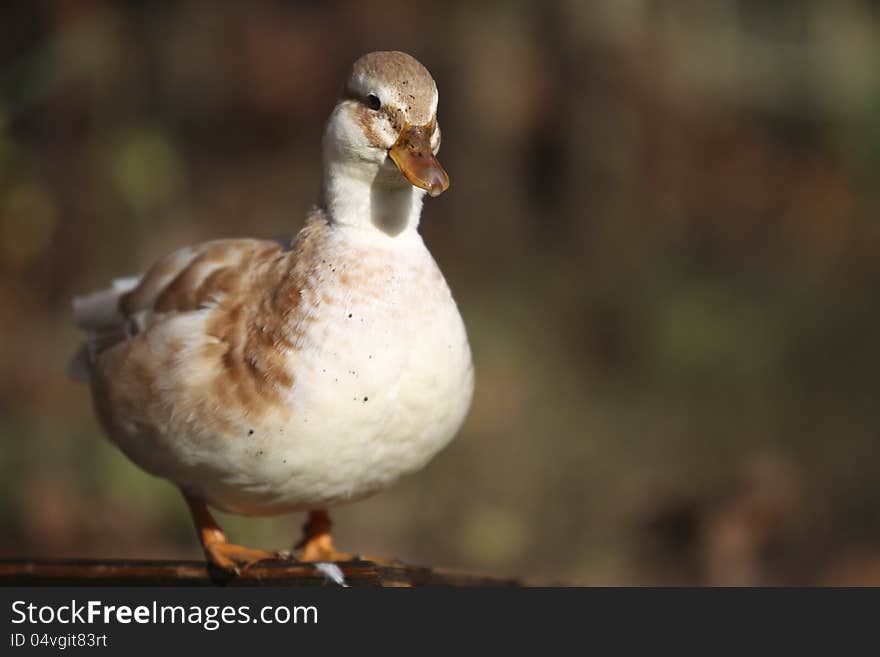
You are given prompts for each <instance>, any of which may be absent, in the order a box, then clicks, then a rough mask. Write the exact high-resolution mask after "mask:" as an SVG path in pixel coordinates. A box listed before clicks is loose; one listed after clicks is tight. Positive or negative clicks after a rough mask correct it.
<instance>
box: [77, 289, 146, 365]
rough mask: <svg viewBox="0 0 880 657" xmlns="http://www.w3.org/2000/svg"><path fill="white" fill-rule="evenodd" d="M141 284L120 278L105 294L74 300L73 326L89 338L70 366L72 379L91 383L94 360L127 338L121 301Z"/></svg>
mask: <svg viewBox="0 0 880 657" xmlns="http://www.w3.org/2000/svg"><path fill="white" fill-rule="evenodd" d="M140 280H141V277H140V276H132V277H129V278H117V279H114V280H113V285H112V287H110V288H108V289H106V290H98V291H97V292H92V293H91V294H86V295H83V296H79V297H74V299H73V323H74V324H76V326H77V327H79V328H81V329H83V330H84V331H86V333H87V334H88V337H87V339H86V341H85V342H84V343H83V344H82V345H81V346H80V348H79V350H77V352H76V354H75V355H74V357H73V359H72V360H71V361H70V363H69V364H68V366H67V373H68V375H69V376H70V377H71V378H72V379H74V380H76V381H86V380H88V378H89V372H90V369H91V364H92V363H93V362H94V360H95V356H97V355H98V354H99V353H100V352H101V351H102V350H103V349H106V348H107V347H109V346H111V345H113V344H116V343H117V342H119V341H120V340H122V339H124V338H125V317H123V315H122V313H121V311H120V310H119V299H120V297H122V295H124V294H126V293H127V292H129V291H131V290H133V289H134V288H135V287H137V285H138V283H140Z"/></svg>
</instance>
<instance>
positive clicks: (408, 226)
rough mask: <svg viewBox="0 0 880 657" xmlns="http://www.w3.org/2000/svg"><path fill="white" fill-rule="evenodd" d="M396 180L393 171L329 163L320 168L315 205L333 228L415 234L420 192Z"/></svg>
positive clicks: (392, 234)
mask: <svg viewBox="0 0 880 657" xmlns="http://www.w3.org/2000/svg"><path fill="white" fill-rule="evenodd" d="M387 166H393V165H387ZM399 176H400V174H399V173H397V172H396V171H383V170H382V169H380V170H379V171H378V172H377V171H376V170H375V168H369V167H365V166H363V165H353V164H348V163H343V162H330V163H329V164H327V165H325V167H324V180H323V182H322V183H321V195H320V198H319V200H318V205H319V207H320V208H321V209H322V210H324V211H325V212H326V213H327V215H328V217H329V218H330V221H331V222H332V223H334V224H337V225H341V226H354V227H358V228H372V229H376V230H379V231H381V232H383V233H385V234H386V235H389V236H391V237H395V236H397V235H400V234H401V233H405V232H415V231H416V229H417V228H418V226H419V216H420V215H421V212H422V197H423V195H424V192H422V191H421V190H419V189H416V188H415V187H413V186H412V185H410V184H408V183H407V184H401V183H400V182H399V181H398V180H396V178H398V177H399Z"/></svg>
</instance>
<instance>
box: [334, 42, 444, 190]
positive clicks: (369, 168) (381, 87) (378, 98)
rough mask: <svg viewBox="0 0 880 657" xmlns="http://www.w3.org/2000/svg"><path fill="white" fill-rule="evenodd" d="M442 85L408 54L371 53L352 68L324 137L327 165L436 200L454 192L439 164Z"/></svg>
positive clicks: (385, 185) (373, 182) (372, 182)
mask: <svg viewBox="0 0 880 657" xmlns="http://www.w3.org/2000/svg"><path fill="white" fill-rule="evenodd" d="M439 148H440V127H439V125H438V124H437V85H436V84H435V83H434V78H432V77H431V74H430V73H428V71H427V69H426V68H425V67H424V66H422V65H421V64H420V63H419V62H418V61H416V60H415V59H414V58H413V57H410V56H409V55H407V54H406V53H403V52H396V51H387V52H371V53H368V54H366V55H364V56H363V57H361V58H360V59H358V60H357V61H356V62H355V63H354V64H353V65H352V68H351V73H350V74H349V76H348V79H347V80H346V82H345V86H344V87H343V90H342V94H341V97H340V99H339V102H338V103H337V104H336V107H335V108H334V110H333V113H332V114H331V115H330V119H329V121H328V123H327V130H326V132H325V135H324V157H325V165H329V166H332V167H336V168H342V169H344V170H345V172H346V175H349V176H355V177H358V178H362V179H364V180H366V181H369V182H370V183H371V184H376V183H377V184H379V185H381V186H384V187H389V188H393V187H400V186H405V185H413V186H415V187H418V188H420V189H423V190H425V191H426V192H428V194H430V195H431V196H439V195H440V194H442V193H443V192H444V191H446V189H447V188H448V187H449V176H448V175H446V171H444V170H443V167H442V166H440V163H439V162H438V161H437V158H436V157H435V156H436V153H437V150H438V149H439Z"/></svg>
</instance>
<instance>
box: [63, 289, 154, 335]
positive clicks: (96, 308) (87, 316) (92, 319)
mask: <svg viewBox="0 0 880 657" xmlns="http://www.w3.org/2000/svg"><path fill="white" fill-rule="evenodd" d="M140 280H141V279H140V276H132V277H129V278H117V279H114V281H113V287H110V288H107V289H106V290H98V291H97V292H92V293H91V294H85V295H83V296H81V297H74V298H73V322H74V324H76V325H77V326H78V327H79V328H81V329H84V330H86V331H100V330H102V329H108V328H111V327H115V326H119V325H120V324H123V323H124V322H125V319H124V318H123V316H122V314H121V313H120V311H119V298H120V297H121V296H122V295H123V294H126V293H127V292H129V291H131V290H133V289H134V288H135V287H137V284H138V283H139V282H140Z"/></svg>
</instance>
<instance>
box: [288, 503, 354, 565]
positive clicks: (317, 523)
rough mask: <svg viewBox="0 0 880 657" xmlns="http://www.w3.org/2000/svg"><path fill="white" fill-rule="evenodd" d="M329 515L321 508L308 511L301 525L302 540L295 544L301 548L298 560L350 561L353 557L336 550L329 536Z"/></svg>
mask: <svg viewBox="0 0 880 657" xmlns="http://www.w3.org/2000/svg"><path fill="white" fill-rule="evenodd" d="M332 526H333V523H332V522H330V515H329V514H328V513H327V512H326V511H324V510H323V509H320V510H317V511H310V512H309V517H308V519H307V520H306V522H305V524H304V525H303V526H302V530H303V537H302V540H301V541H300V542H299V543H297V544H296V548H297V549H300V548H301V549H302V553H301V554H300V557H299V560H300V561H313V562H314V561H351V560H352V559H354V557H353V556H352V555H350V554H345V553H344V552H338V551H337V550H336V547H335V546H334V545H333V539H332V538H331V537H330V528H331V527H332Z"/></svg>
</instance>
